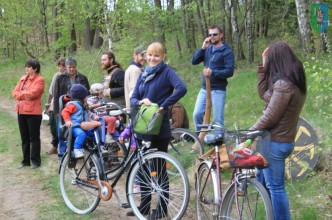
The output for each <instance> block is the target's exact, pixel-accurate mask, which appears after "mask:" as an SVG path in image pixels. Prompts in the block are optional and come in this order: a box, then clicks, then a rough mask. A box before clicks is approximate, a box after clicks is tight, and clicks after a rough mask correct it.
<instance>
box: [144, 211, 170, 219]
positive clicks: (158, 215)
mask: <svg viewBox="0 0 332 220" xmlns="http://www.w3.org/2000/svg"><path fill="white" fill-rule="evenodd" d="M165 217H167V212H163V211H157V210H156V209H154V210H152V212H151V214H150V215H149V216H148V220H155V219H161V218H165Z"/></svg>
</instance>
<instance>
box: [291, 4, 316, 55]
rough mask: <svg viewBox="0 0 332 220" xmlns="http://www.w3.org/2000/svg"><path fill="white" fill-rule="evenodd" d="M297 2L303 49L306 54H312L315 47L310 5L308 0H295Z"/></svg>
mask: <svg viewBox="0 0 332 220" xmlns="http://www.w3.org/2000/svg"><path fill="white" fill-rule="evenodd" d="M295 3H296V11H297V21H298V24H299V29H300V34H301V43H302V49H303V51H304V53H305V54H306V55H308V54H312V53H313V52H314V50H315V49H314V41H313V38H312V33H311V27H310V21H309V15H308V10H307V8H308V6H307V3H306V0H295Z"/></svg>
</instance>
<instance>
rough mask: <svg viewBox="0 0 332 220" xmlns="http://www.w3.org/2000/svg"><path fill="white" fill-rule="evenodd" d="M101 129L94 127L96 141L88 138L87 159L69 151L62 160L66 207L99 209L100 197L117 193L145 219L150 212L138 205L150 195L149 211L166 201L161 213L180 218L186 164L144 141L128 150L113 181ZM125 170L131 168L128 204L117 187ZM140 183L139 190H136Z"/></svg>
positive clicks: (185, 196) (87, 210)
mask: <svg viewBox="0 0 332 220" xmlns="http://www.w3.org/2000/svg"><path fill="white" fill-rule="evenodd" d="M98 130H99V129H98V128H95V129H94V135H95V140H92V139H87V140H86V142H85V144H84V146H83V148H84V151H85V156H84V158H82V159H75V158H72V157H71V151H70V150H68V151H67V152H66V154H65V155H64V158H63V160H62V162H61V165H60V189H61V194H62V197H63V199H64V201H65V203H66V205H67V207H68V208H69V209H70V210H72V211H73V212H75V213H77V214H87V213H90V212H93V211H94V210H95V209H96V208H97V206H98V204H99V202H100V200H101V199H102V200H104V201H107V200H109V199H111V197H112V194H113V193H114V194H115V196H116V198H117V200H118V204H119V206H120V207H123V208H128V207H129V206H130V207H131V208H132V210H133V212H134V214H135V215H136V217H137V218H139V219H145V216H144V215H145V214H147V213H146V212H145V213H144V212H142V213H141V212H140V211H142V210H140V207H138V205H139V203H140V200H141V196H142V198H143V199H144V198H145V196H147V197H151V200H150V201H151V203H150V211H154V210H158V206H159V205H160V204H161V203H163V205H166V206H167V213H162V214H164V216H165V217H168V218H172V219H180V218H181V217H182V216H183V215H184V213H185V211H186V208H187V205H188V201H189V181H188V177H187V175H186V173H185V170H184V168H183V166H182V165H181V164H180V163H179V162H178V161H176V160H175V159H174V158H173V157H172V156H170V155H169V154H167V153H164V152H159V151H156V149H149V148H148V146H149V145H148V144H146V143H144V142H143V143H142V145H141V146H137V148H136V149H135V151H134V152H133V153H131V154H130V153H129V150H127V151H126V155H125V156H124V158H123V161H122V162H121V164H123V165H121V166H118V167H117V169H119V171H118V172H117V173H116V175H115V177H114V180H113V182H112V183H110V182H109V178H108V176H107V174H106V172H107V171H106V170H105V166H104V160H103V159H102V158H103V153H102V149H101V146H102V145H101V141H100V135H99V131H98ZM134 136H135V135H134ZM135 138H136V137H135ZM68 142H70V141H68ZM68 147H69V146H68ZM67 149H70V148H67ZM126 170H129V171H128V175H127V181H126V187H125V190H126V195H127V201H128V203H129V205H128V204H127V203H122V201H121V199H120V197H119V195H118V194H117V191H116V189H115V187H116V185H117V182H118V181H119V180H120V178H121V177H122V175H123V174H124V172H125V171H126ZM165 170H167V172H165ZM169 172H170V173H172V174H173V175H171V174H169ZM137 184H138V185H139V186H140V189H139V190H138V191H134V188H135V186H136V185H137ZM164 211H165V210H164ZM165 212H166V211H165Z"/></svg>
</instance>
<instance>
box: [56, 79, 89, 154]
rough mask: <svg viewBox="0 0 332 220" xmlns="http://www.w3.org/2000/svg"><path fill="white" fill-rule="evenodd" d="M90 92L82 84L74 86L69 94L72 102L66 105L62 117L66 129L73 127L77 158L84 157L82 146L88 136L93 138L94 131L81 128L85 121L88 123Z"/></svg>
mask: <svg viewBox="0 0 332 220" xmlns="http://www.w3.org/2000/svg"><path fill="white" fill-rule="evenodd" d="M88 95H89V92H88V90H87V88H85V87H84V86H83V85H81V84H73V85H72V87H71V89H70V90H69V92H68V96H69V97H70V98H71V101H70V102H68V103H67V104H66V107H65V108H64V109H63V110H62V112H61V115H62V117H63V120H64V121H65V125H66V127H68V128H69V127H72V129H73V130H72V131H73V137H74V138H75V141H74V156H75V158H82V157H84V151H83V149H82V146H83V144H84V141H85V139H86V137H87V136H90V137H92V138H93V132H92V130H88V131H85V130H83V129H82V128H81V123H82V122H83V121H88V118H89V117H88V111H87V110H86V108H85V101H86V98H87V96H88Z"/></svg>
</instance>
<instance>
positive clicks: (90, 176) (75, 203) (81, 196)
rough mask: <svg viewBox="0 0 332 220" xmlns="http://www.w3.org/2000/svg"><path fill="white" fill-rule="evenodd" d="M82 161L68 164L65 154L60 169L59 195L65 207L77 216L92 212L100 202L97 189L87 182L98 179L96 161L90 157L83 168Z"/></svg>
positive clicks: (67, 156)
mask: <svg viewBox="0 0 332 220" xmlns="http://www.w3.org/2000/svg"><path fill="white" fill-rule="evenodd" d="M84 161H85V160H84V159H78V160H76V161H75V162H74V163H72V164H70V163H69V155H68V154H67V155H66V156H65V158H64V160H63V162H62V164H61V168H60V190H61V195H62V197H63V199H64V201H65V203H66V205H67V207H68V208H69V209H70V210H72V211H73V212H75V213H77V214H87V213H90V212H92V211H94V210H95V209H96V207H97V206H98V204H99V201H100V198H99V196H98V187H97V186H96V185H94V184H92V183H91V182H89V181H93V180H97V178H99V168H98V166H97V159H96V158H95V157H90V158H89V161H88V162H87V163H86V165H85V166H84V167H83V164H84ZM80 170H81V172H80V173H79V171H80Z"/></svg>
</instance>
